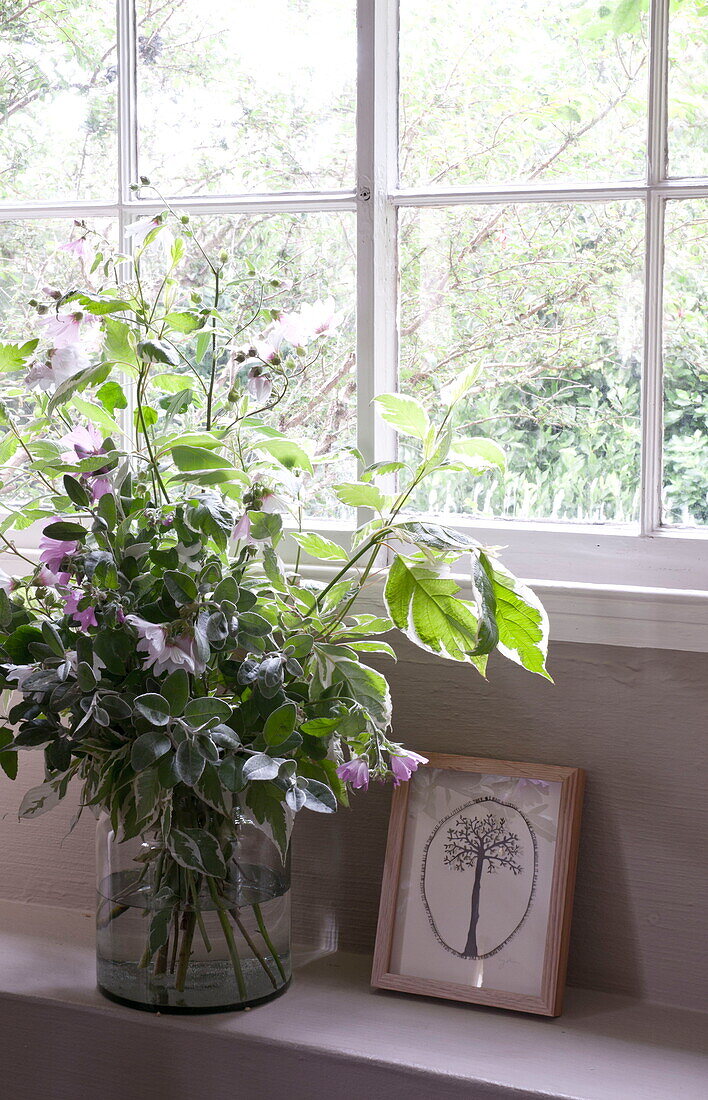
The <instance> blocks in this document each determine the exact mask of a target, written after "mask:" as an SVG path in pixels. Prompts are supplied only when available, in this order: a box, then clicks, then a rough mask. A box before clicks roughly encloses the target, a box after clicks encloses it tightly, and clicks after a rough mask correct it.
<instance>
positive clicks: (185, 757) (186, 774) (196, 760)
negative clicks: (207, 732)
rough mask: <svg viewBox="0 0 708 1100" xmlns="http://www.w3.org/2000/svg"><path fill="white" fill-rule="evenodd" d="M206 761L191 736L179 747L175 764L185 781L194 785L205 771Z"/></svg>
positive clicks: (190, 785) (191, 785)
mask: <svg viewBox="0 0 708 1100" xmlns="http://www.w3.org/2000/svg"><path fill="white" fill-rule="evenodd" d="M205 763H206V761H205V759H204V757H203V756H202V754H201V753H200V751H199V749H198V748H197V746H196V745H195V744H194V742H193V741H192V739H191V738H189V739H188V740H187V741H183V742H182V743H181V745H179V746H178V748H177V756H176V759H175V766H176V768H177V773H178V775H179V777H180V779H181V780H182V782H183V783H186V784H187V786H188V787H193V786H194V784H195V783H196V782H197V780H198V779H199V777H200V775H201V774H202V772H203V771H204V765H205Z"/></svg>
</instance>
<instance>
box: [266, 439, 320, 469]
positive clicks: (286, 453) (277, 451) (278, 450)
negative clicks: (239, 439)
mask: <svg viewBox="0 0 708 1100" xmlns="http://www.w3.org/2000/svg"><path fill="white" fill-rule="evenodd" d="M253 446H254V447H257V448H258V449H259V450H261V451H267V452H268V454H270V455H272V456H273V458H275V459H277V460H278V462H280V464H281V465H282V466H285V468H286V469H287V470H292V469H293V468H296V469H298V470H306V471H307V473H308V474H311V473H312V460H311V459H310V456H309V455H308V454H307V452H306V451H304V450H303V448H302V447H301V446H300V444H299V443H295V442H294V441H293V440H292V439H259V440H258V442H257V443H254V444H253Z"/></svg>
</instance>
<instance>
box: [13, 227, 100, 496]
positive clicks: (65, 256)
mask: <svg viewBox="0 0 708 1100" xmlns="http://www.w3.org/2000/svg"><path fill="white" fill-rule="evenodd" d="M115 234H116V227H115V224H114V223H112V222H109V221H107V220H104V219H93V220H92V221H91V222H90V223H88V234H87V259H81V258H80V257H79V256H77V254H76V253H75V252H73V251H67V250H66V249H65V248H63V247H62V246H63V245H66V244H67V243H69V242H70V241H73V240H78V239H79V238H80V237H82V236H84V235H85V230H83V229H81V228H79V227H78V226H76V225H74V224H73V223H72V222H71V221H70V220H68V219H56V220H52V221H44V220H37V221H13V222H0V317H2V324H1V325H0V343H8V344H20V345H21V344H23V343H25V342H26V341H27V340H29V339H31V338H32V337H34V336H36V335H38V332H39V330H38V325H37V320H38V317H37V311H36V310H35V309H34V308H33V307H32V306H30V304H29V301H30V299H31V298H34V299H35V300H37V301H38V302H41V303H44V304H47V305H51V304H52V301H51V299H50V298H49V297H48V296H47V294H46V289H45V288H49V289H51V288H56V289H59V290H62V291H65V290H66V289H68V288H69V287H71V286H75V285H76V283H77V280H80V281H81V283H82V284H83V285H86V283H87V282H88V284H89V285H91V284H93V285H94V286H96V287H97V286H98V285H99V283H100V277H99V276H98V275H96V276H93V277H91V276H90V275H89V269H90V267H91V265H92V261H93V256H94V255H95V253H96V252H97V251H103V252H107V251H108V250H114V249H115V248H116V236H115ZM88 252H90V253H91V255H90V256H88ZM41 346H42V347H45V346H46V343H45V342H43V344H42V345H41ZM39 392H40V391H39V390H37V389H36V388H35V389H34V390H33V391H32V390H30V389H28V387H27V386H25V384H24V380H23V379H22V376H20V378H19V380H18V376H17V375H14V374H13V375H12V376H11V379H10V378H8V376H7V375H5V376H4V377H3V382H2V402H3V405H4V406H5V409H6V410H7V411H8V413H9V414H10V415H11V416H12V417H13V419H14V420H15V422H16V423H17V424H20V425H21V424H24V423H25V422H26V421H27V420H29V419H31V418H32V417H33V415H34V410H35V399H36V397H37V396H38V395H39ZM56 426H57V431H58V432H59V434H61V433H62V430H63V425H62V423H61V421H60V420H58V419H57V421H56ZM7 438H8V429H7V428H0V445H2V444H3V443H4V442H5V441H6V439H7ZM26 482H27V477H26V474H25V473H24V471H23V469H22V464H21V463H19V462H18V453H17V452H15V453H14V454H12V453H10V454H9V455H7V456H6V457H5V460H4V463H3V468H2V470H0V493H2V499H3V502H4V504H7V503H8V500H13V499H14V500H17V499H20V498H21V497H22V495H23V489H24V486H25V485H26Z"/></svg>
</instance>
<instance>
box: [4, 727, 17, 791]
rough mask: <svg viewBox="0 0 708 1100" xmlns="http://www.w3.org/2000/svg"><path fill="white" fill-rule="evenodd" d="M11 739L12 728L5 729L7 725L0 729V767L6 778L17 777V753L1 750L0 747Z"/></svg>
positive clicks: (7, 743)
mask: <svg viewBox="0 0 708 1100" xmlns="http://www.w3.org/2000/svg"><path fill="white" fill-rule="evenodd" d="M13 740H14V738H13V733H12V730H9V729H7V727H5V728H3V729H0V768H2V770H3V771H4V772H5V775H6V776H7V777H8V779H17V766H18V759H17V753H16V752H2V749H3V748H4V747H5V745H9V744H10V742H11V741H13Z"/></svg>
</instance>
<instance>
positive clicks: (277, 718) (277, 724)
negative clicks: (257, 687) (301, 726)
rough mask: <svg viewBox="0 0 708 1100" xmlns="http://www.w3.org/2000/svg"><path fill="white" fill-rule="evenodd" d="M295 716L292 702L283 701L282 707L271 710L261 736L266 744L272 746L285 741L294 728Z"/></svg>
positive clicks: (295, 712)
mask: <svg viewBox="0 0 708 1100" xmlns="http://www.w3.org/2000/svg"><path fill="white" fill-rule="evenodd" d="M296 716H297V708H296V707H295V704H294V703H284V704H283V706H282V707H278V708H277V710H274V711H272V712H271V713H270V714H269V715H268V717H267V719H266V722H265V725H264V727H263V737H264V738H265V743H266V745H269V746H270V747H271V748H273V747H275V746H276V745H282V743H283V742H284V741H287V739H288V737H290V734H291V733H292V732H293V730H294V729H295V718H296Z"/></svg>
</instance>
